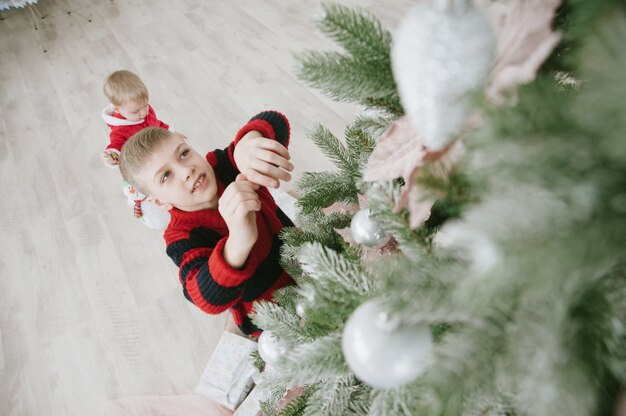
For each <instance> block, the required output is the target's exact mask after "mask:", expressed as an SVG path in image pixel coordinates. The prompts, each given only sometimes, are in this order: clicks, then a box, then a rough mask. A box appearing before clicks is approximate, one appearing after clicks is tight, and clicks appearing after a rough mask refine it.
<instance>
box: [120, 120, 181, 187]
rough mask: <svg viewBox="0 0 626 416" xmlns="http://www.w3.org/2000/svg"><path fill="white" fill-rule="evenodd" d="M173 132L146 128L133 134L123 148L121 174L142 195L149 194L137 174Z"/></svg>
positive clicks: (159, 128) (157, 128)
mask: <svg viewBox="0 0 626 416" xmlns="http://www.w3.org/2000/svg"><path fill="white" fill-rule="evenodd" d="M172 134H173V133H172V132H170V131H169V130H167V129H164V128H161V127H146V128H145V129H142V130H140V131H138V132H137V133H135V134H133V135H132V136H131V137H130V139H128V140H127V141H126V143H124V146H122V153H121V154H120V172H121V173H122V177H123V178H124V179H125V180H126V181H127V182H128V183H130V184H131V185H133V186H134V187H135V188H137V189H138V190H139V191H140V192H141V193H143V194H147V192H146V190H145V187H144V186H143V184H142V183H141V181H139V180H138V177H137V174H138V173H139V171H140V170H141V168H143V166H144V165H145V163H146V160H147V159H148V158H149V157H150V156H151V155H152V154H154V152H155V151H156V150H157V149H158V148H159V147H160V146H161V145H162V144H163V143H164V142H165V141H166V140H167V139H169V138H170V137H172Z"/></svg>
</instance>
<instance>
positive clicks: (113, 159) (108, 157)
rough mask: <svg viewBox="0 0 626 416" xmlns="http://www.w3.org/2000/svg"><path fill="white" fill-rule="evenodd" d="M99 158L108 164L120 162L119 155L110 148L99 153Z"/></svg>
mask: <svg viewBox="0 0 626 416" xmlns="http://www.w3.org/2000/svg"><path fill="white" fill-rule="evenodd" d="M100 159H102V161H103V162H104V163H105V164H106V165H108V166H111V167H113V166H117V165H119V164H120V158H119V155H118V154H117V153H116V152H114V151H112V150H105V151H103V152H102V153H100Z"/></svg>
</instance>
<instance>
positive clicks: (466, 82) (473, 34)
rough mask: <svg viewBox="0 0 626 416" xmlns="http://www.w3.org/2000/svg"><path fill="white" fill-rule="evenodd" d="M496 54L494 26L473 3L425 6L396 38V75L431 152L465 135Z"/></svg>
mask: <svg viewBox="0 0 626 416" xmlns="http://www.w3.org/2000/svg"><path fill="white" fill-rule="evenodd" d="M494 52H495V41H494V37H493V34H492V30H491V28H490V25H489V23H488V21H487V19H486V17H485V16H484V14H483V13H482V12H481V11H480V10H478V9H476V8H475V7H474V6H473V5H472V3H471V2H470V1H469V0H426V1H421V2H419V3H417V4H416V5H415V6H414V7H413V8H412V9H411V10H410V11H409V13H408V14H407V16H406V17H405V18H404V20H403V21H402V23H401V24H400V27H399V28H398V29H397V31H396V33H395V35H394V38H393V47H392V66H393V74H394V78H395V80H396V82H397V84H398V91H399V93H400V98H401V100H402V105H403V106H404V109H405V111H406V114H407V115H408V116H409V117H410V119H411V122H412V123H413V125H414V127H415V129H416V130H417V131H418V132H419V133H421V134H422V135H423V136H424V145H425V147H426V148H427V149H428V150H431V151H436V150H440V149H443V148H444V147H445V146H446V145H447V144H448V143H450V142H451V141H452V140H454V139H455V138H456V136H457V135H458V133H459V132H460V131H461V129H462V127H463V125H464V123H465V121H466V118H467V116H468V115H469V112H470V109H471V108H470V104H471V101H470V100H471V94H472V92H474V91H476V90H478V89H482V88H483V87H484V85H485V82H486V80H487V77H488V75H489V72H490V70H491V67H492V65H493V56H494Z"/></svg>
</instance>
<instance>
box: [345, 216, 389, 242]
mask: <svg viewBox="0 0 626 416" xmlns="http://www.w3.org/2000/svg"><path fill="white" fill-rule="evenodd" d="M350 232H351V233H352V238H353V239H354V241H355V242H356V243H358V244H363V245H364V246H367V247H382V246H384V245H385V244H386V243H387V242H388V241H389V235H388V234H387V233H386V232H385V231H384V230H383V228H382V227H381V226H380V224H379V223H378V222H377V221H376V220H374V219H373V218H372V217H371V215H370V211H369V209H367V208H366V209H361V210H359V211H358V212H357V213H356V214H354V217H352V221H351V222H350Z"/></svg>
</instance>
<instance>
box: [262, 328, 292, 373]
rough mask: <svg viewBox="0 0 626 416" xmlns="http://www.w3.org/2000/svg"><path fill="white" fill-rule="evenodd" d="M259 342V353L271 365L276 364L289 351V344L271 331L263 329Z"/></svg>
mask: <svg viewBox="0 0 626 416" xmlns="http://www.w3.org/2000/svg"><path fill="white" fill-rule="evenodd" d="M258 342H259V345H258V348H259V355H260V356H261V358H263V361H265V362H266V363H267V364H270V365H275V364H276V363H277V362H278V361H280V359H281V358H282V356H283V355H285V353H286V352H287V351H289V345H288V344H287V343H286V342H284V341H281V340H279V339H278V338H276V337H275V336H274V335H273V334H272V333H271V332H270V331H263V332H262V333H261V336H260V337H259V341H258Z"/></svg>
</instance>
